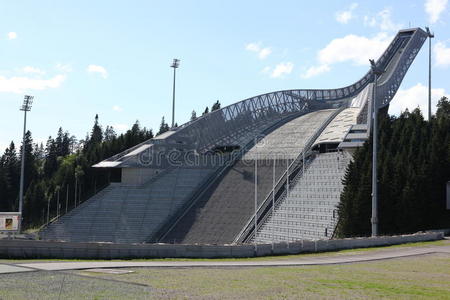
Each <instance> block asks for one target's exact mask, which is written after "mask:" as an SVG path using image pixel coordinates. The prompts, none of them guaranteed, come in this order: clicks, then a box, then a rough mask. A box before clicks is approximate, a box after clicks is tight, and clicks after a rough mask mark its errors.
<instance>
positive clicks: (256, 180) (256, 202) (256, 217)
mask: <svg viewBox="0 0 450 300" xmlns="http://www.w3.org/2000/svg"><path fill="white" fill-rule="evenodd" d="M257 210H258V154H256V159H255V239H254V240H255V247H256V242H257V241H256V238H257V235H258V216H257Z"/></svg>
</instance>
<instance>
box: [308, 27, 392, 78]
mask: <svg viewBox="0 0 450 300" xmlns="http://www.w3.org/2000/svg"><path fill="white" fill-rule="evenodd" d="M391 39H392V38H391V37H388V36H387V35H386V34H385V33H379V34H377V35H376V36H374V37H372V38H367V37H364V36H358V35H354V34H350V35H346V36H344V37H343V38H336V39H334V40H332V41H331V42H329V43H328V45H326V46H325V48H323V49H321V50H319V52H318V53H317V60H318V65H317V66H312V67H310V68H309V69H308V70H307V71H306V72H305V73H304V74H303V75H302V77H303V78H311V77H313V76H317V75H319V74H322V73H325V72H328V71H330V70H331V65H333V64H336V63H341V62H352V63H354V64H356V65H369V59H370V58H373V59H378V58H379V57H380V55H381V54H382V53H383V51H384V50H385V49H386V48H387V46H388V45H389V43H390V41H391Z"/></svg>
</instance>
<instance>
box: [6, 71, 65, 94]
mask: <svg viewBox="0 0 450 300" xmlns="http://www.w3.org/2000/svg"><path fill="white" fill-rule="evenodd" d="M65 79H66V75H56V76H54V77H53V78H50V79H34V78H28V77H11V78H6V77H2V76H0V92H6V93H17V94H22V93H25V92H27V91H30V90H45V89H49V88H57V87H59V86H60V85H61V84H62V83H63V82H64V80H65Z"/></svg>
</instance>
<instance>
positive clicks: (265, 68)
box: [261, 66, 272, 74]
mask: <svg viewBox="0 0 450 300" xmlns="http://www.w3.org/2000/svg"><path fill="white" fill-rule="evenodd" d="M271 69H272V68H271V67H269V66H267V67H264V69H262V70H261V73H263V74H268V73H270V70H271Z"/></svg>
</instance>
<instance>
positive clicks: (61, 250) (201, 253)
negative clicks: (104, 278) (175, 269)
mask: <svg viewBox="0 0 450 300" xmlns="http://www.w3.org/2000/svg"><path fill="white" fill-rule="evenodd" d="M443 237H444V233H443V232H426V233H416V234H410V235H399V236H382V237H369V238H352V239H336V240H318V241H309V240H302V241H296V242H292V243H275V244H273V245H272V244H258V245H256V247H255V245H171V244H109V243H70V242H50V241H33V240H6V239H3V240H0V258H57V259H69V258H75V259H119V258H123V259H131V258H240V257H255V256H268V255H286V254H299V253H312V252H324V251H335V250H344V249H354V248H366V247H377V246H388V245H397V244H403V243H412V242H425V241H434V240H439V239H442V238H443Z"/></svg>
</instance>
